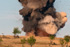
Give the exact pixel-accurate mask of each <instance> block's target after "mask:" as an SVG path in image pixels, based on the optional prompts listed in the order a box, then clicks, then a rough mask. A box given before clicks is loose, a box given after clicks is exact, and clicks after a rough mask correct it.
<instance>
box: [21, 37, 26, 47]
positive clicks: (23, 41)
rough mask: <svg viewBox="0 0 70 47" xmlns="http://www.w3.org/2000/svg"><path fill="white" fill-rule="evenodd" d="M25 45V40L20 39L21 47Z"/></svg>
mask: <svg viewBox="0 0 70 47" xmlns="http://www.w3.org/2000/svg"><path fill="white" fill-rule="evenodd" d="M25 43H26V39H25V38H23V39H21V44H22V47H24V44H25Z"/></svg>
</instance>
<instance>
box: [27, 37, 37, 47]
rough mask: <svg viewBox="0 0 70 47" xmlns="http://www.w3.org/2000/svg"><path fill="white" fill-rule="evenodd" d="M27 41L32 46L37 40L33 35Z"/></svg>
mask: <svg viewBox="0 0 70 47" xmlns="http://www.w3.org/2000/svg"><path fill="white" fill-rule="evenodd" d="M27 42H28V43H29V44H30V46H31V47H32V46H33V45H34V44H35V42H36V39H35V38H34V37H33V36H32V37H30V38H28V39H27Z"/></svg>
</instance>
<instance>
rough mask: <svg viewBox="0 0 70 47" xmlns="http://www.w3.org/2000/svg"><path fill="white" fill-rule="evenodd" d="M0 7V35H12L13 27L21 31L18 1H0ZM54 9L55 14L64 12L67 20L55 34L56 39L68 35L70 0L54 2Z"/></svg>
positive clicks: (20, 7) (69, 27)
mask: <svg viewBox="0 0 70 47" xmlns="http://www.w3.org/2000/svg"><path fill="white" fill-rule="evenodd" d="M0 6H1V7H0V12H1V13H0V35H1V34H2V33H4V35H13V33H12V32H13V29H14V28H15V27H18V28H19V30H21V28H22V27H23V25H22V16H21V15H20V14H19V10H20V9H22V5H21V4H20V3H19V2H18V0H1V2H0ZM54 7H55V9H56V11H57V12H66V13H67V18H68V21H67V22H66V25H65V27H64V28H62V29H60V30H59V31H58V32H57V34H56V37H64V36H65V35H70V11H69V10H70V0H56V1H55V3H54ZM21 31H22V30H21ZM24 35H25V32H23V31H22V33H21V34H20V36H24Z"/></svg>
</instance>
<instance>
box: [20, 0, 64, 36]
mask: <svg viewBox="0 0 70 47" xmlns="http://www.w3.org/2000/svg"><path fill="white" fill-rule="evenodd" d="M19 2H20V3H21V4H22V6H23V9H21V10H20V11H19V12H20V14H21V15H22V17H23V25H24V26H23V28H22V29H23V30H24V32H26V34H27V35H28V34H29V33H33V34H34V35H36V36H48V34H51V35H54V34H56V32H57V31H58V30H59V29H61V28H62V27H64V25H65V21H64V20H63V17H62V16H61V14H60V13H58V12H56V9H55V8H54V6H53V4H54V2H55V0H19Z"/></svg>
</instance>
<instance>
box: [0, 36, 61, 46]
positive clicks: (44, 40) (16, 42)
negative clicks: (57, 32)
mask: <svg viewBox="0 0 70 47" xmlns="http://www.w3.org/2000/svg"><path fill="white" fill-rule="evenodd" d="M1 37H2V36H1ZM23 38H26V39H27V38H29V37H28V36H21V37H20V38H14V37H13V36H5V38H2V39H3V42H2V45H0V47H22V44H21V42H20V40H21V39H23ZM35 38H36V43H35V44H34V45H33V47H49V43H50V39H49V38H48V37H35ZM59 39H60V38H55V39H54V40H53V45H51V46H52V47H61V45H60V43H59ZM54 43H55V44H56V45H54ZM24 47H30V45H29V44H28V43H25V44H24Z"/></svg>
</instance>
